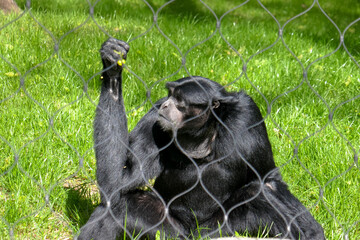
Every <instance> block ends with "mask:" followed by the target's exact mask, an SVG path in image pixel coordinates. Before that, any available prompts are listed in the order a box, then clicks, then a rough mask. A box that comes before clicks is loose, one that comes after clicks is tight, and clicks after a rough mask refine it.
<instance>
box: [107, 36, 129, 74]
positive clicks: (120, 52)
mask: <svg viewBox="0 0 360 240" xmlns="http://www.w3.org/2000/svg"><path fill="white" fill-rule="evenodd" d="M129 49H130V46H129V44H127V43H126V42H124V41H121V40H117V39H115V38H109V39H108V40H107V41H106V42H104V43H103V45H102V46H101V49H100V55H101V59H102V62H103V65H104V70H105V72H106V73H107V75H108V76H109V77H110V78H111V77H118V76H120V74H121V70H122V68H123V64H125V60H126V56H127V53H128V51H129Z"/></svg>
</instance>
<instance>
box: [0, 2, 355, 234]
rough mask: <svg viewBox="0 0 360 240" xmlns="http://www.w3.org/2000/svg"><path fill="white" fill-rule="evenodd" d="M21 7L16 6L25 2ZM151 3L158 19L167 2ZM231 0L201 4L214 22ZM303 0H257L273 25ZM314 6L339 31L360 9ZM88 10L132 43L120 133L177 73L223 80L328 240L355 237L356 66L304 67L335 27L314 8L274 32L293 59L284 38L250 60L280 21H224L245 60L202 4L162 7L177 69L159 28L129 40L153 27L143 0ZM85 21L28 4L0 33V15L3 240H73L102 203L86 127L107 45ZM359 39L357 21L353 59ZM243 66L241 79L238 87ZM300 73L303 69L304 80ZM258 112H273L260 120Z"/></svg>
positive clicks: (83, 10) (78, 6) (80, 8)
mask: <svg viewBox="0 0 360 240" xmlns="http://www.w3.org/2000/svg"><path fill="white" fill-rule="evenodd" d="M17 2H18V4H19V6H20V7H22V8H23V9H24V5H25V0H19V1H17ZM150 2H151V4H152V6H153V7H154V9H155V11H156V9H158V8H159V7H160V6H161V5H162V4H163V3H164V2H165V1H164V0H153V1H150ZM241 2H242V1H230V0H229V1H216V0H212V1H207V4H208V5H209V6H210V7H211V8H212V9H214V11H215V13H216V14H217V15H218V16H219V17H220V16H221V15H222V14H224V13H225V12H226V11H228V10H230V9H231V8H232V7H234V6H236V5H238V4H240V3H241ZM303 2H304V1H300V0H294V1H285V0H283V1H280V0H264V1H263V4H264V5H265V6H266V7H268V9H269V11H270V12H272V13H273V14H274V15H275V17H276V18H277V19H278V20H279V22H280V24H281V25H283V24H285V23H286V21H287V20H288V19H290V18H291V17H293V16H295V15H296V14H298V13H300V12H302V11H304V10H306V9H307V8H308V7H309V6H311V4H312V2H311V1H306V2H305V3H303ZM322 2H323V1H321V4H323V5H321V6H322V7H323V8H324V10H325V11H326V12H327V13H328V14H329V16H330V17H331V18H332V19H333V20H334V21H335V23H336V24H337V25H338V26H339V28H340V29H341V31H344V30H345V28H346V27H347V26H348V25H349V24H350V23H351V22H352V21H354V20H356V18H357V17H358V16H359V14H360V7H359V4H358V3H357V1H356V0H349V1H336V0H331V1H326V3H322ZM94 12H95V14H94V18H95V20H96V23H97V24H99V25H100V26H102V28H103V30H104V31H105V32H107V33H108V34H110V35H111V36H114V37H116V38H119V39H123V40H126V41H130V45H131V50H130V53H129V56H128V60H127V64H128V67H129V69H131V71H133V72H135V73H136V74H137V75H138V76H139V77H140V78H141V79H142V80H143V81H144V82H145V83H146V85H144V84H143V83H142V82H141V81H140V80H139V79H137V78H136V77H135V76H133V75H132V74H130V73H129V72H125V83H124V97H125V102H126V107H127V110H128V111H129V113H128V117H129V128H130V129H132V128H133V127H134V126H135V124H136V122H137V121H138V120H139V119H140V118H141V117H142V116H143V115H144V114H145V112H146V111H147V110H148V109H149V108H150V107H151V104H150V103H149V101H146V91H147V90H151V99H152V100H153V101H155V100H156V99H159V98H160V97H161V96H163V95H165V94H166V91H165V90H164V83H165V82H166V81H171V80H175V79H177V78H180V77H183V76H187V75H188V73H187V72H189V73H190V74H192V75H201V76H204V77H208V78H211V79H213V80H215V81H218V82H219V83H221V84H224V85H225V84H228V85H229V86H228V89H229V90H239V89H245V90H246V91H247V92H248V93H249V94H250V95H251V96H252V97H253V98H254V99H255V101H256V103H257V104H258V105H259V107H260V109H261V111H262V113H263V115H264V116H265V117H266V124H267V129H268V132H269V136H270V140H271V142H272V145H273V151H274V155H275V159H276V163H277V165H278V166H281V172H282V174H283V177H284V179H285V181H286V182H288V183H289V186H290V189H291V191H292V192H293V193H294V194H295V195H296V196H297V197H298V198H299V199H300V200H301V201H302V202H303V203H304V204H305V205H306V206H307V207H308V208H311V212H312V214H313V215H314V216H315V218H316V219H317V220H318V221H319V222H320V223H321V224H322V226H323V227H324V229H325V233H326V237H327V238H328V239H343V237H344V235H345V234H348V236H349V239H360V223H359V220H360V211H359V210H360V191H359V190H360V172H359V168H358V166H356V165H355V164H354V156H355V155H358V154H359V149H360V144H359V143H360V135H359V132H360V121H359V120H360V99H359V98H356V99H353V98H354V97H356V96H359V93H360V80H359V79H360V77H359V67H358V66H357V65H356V64H355V63H354V62H353V61H352V60H351V58H350V57H349V55H348V54H347V53H346V52H345V50H344V48H343V47H341V48H340V49H339V50H338V51H337V52H336V53H335V54H332V55H331V56H329V57H327V58H324V59H322V60H320V61H317V62H315V63H314V60H316V59H318V58H319V57H321V56H326V55H327V54H329V53H331V52H333V51H334V50H335V49H336V48H337V47H338V44H339V34H338V32H337V30H336V28H335V27H334V26H333V24H332V23H331V22H330V21H329V20H328V19H327V18H326V17H325V16H324V15H323V14H322V13H321V11H320V9H319V8H318V7H314V8H313V9H312V10H310V11H309V12H308V13H307V14H306V15H304V16H302V17H300V18H297V19H295V20H293V21H291V22H289V23H287V24H286V26H285V28H284V42H285V43H286V45H287V46H288V47H289V49H290V50H291V51H292V52H293V53H294V54H295V55H296V56H297V58H298V60H299V61H300V62H299V61H297V60H296V59H295V58H294V57H293V56H292V55H291V54H290V52H289V51H288V50H287V49H286V47H285V46H284V44H283V43H282V41H281V40H278V41H277V42H276V43H275V44H274V45H273V47H271V48H270V49H268V50H267V51H264V52H261V53H259V54H256V53H257V52H259V51H260V50H262V49H265V48H266V47H268V46H270V45H271V44H273V43H274V42H275V41H276V40H277V37H278V26H277V24H276V22H275V21H274V20H273V19H272V17H271V16H270V15H268V14H267V13H266V12H265V11H264V10H263V9H262V8H261V7H260V6H259V4H258V3H257V2H256V1H250V2H249V3H247V4H245V5H244V6H242V7H240V8H238V9H237V10H235V11H232V12H231V13H230V14H228V15H226V16H225V17H224V18H223V19H222V22H221V33H222V34H223V36H224V38H225V39H226V41H228V42H229V43H231V44H232V46H234V48H235V49H236V50H237V51H238V53H240V54H241V56H242V58H243V60H244V61H242V60H241V58H240V57H239V56H238V55H237V53H236V52H235V51H233V50H232V49H231V48H230V47H229V46H228V45H227V44H226V42H225V41H224V40H223V39H222V38H221V36H220V34H219V32H218V31H216V20H215V18H214V17H213V15H212V13H211V12H210V11H209V10H208V9H207V8H206V7H204V6H203V5H202V4H201V3H200V2H196V1H190V0H187V1H183V3H172V4H170V5H168V6H166V7H165V8H164V9H163V10H162V11H161V12H160V14H159V20H158V24H159V27H160V29H161V30H162V31H163V32H164V33H165V34H166V35H167V36H168V37H169V38H170V39H171V40H172V41H173V42H174V43H175V44H176V45H177V46H178V47H179V49H180V50H181V53H182V54H183V55H184V54H185V53H187V55H186V70H185V69H184V68H181V53H180V52H179V51H178V50H177V49H176V48H175V47H174V46H173V45H172V44H171V43H170V42H169V41H168V40H166V39H165V38H164V37H163V36H162V35H161V34H160V33H159V31H158V30H157V28H156V27H153V28H152V29H151V30H150V31H149V32H148V33H147V34H146V35H144V36H142V37H140V38H136V39H135V37H136V36H138V35H139V34H141V33H143V32H145V31H147V29H149V28H150V27H151V26H152V19H153V15H152V12H151V10H150V9H149V8H148V7H147V6H146V5H145V4H144V3H143V2H142V1H139V0H137V1H130V0H127V1H119V0H117V1H110V0H105V1H101V2H100V3H98V4H97V5H96V6H95V9H94ZM179 12H180V13H179ZM88 13H89V5H88V3H87V1H85V0H68V1H60V0H57V1H46V0H40V1H32V10H31V12H27V13H25V14H24V15H23V16H22V17H21V18H19V19H18V20H16V21H14V22H12V23H11V24H10V25H8V26H6V27H4V28H2V26H4V25H5V24H6V23H10V22H11V21H12V20H15V19H16V18H17V17H18V16H17V15H13V14H12V15H3V14H1V13H0V28H1V29H0V42H1V45H0V54H1V56H2V57H3V58H5V59H6V61H5V60H4V59H0V216H1V220H2V221H0V239H9V238H10V235H9V233H10V231H13V233H14V236H15V238H17V239H67V238H71V236H73V234H74V233H76V231H77V230H78V229H79V228H80V227H81V226H82V225H83V224H84V223H85V222H86V220H87V218H88V217H89V215H90V214H91V212H92V210H93V209H94V207H95V206H96V204H97V203H98V201H99V197H98V192H97V188H96V185H95V170H96V169H95V157H94V151H93V149H92V145H93V140H92V121H93V118H94V110H95V107H96V103H97V101H98V97H99V86H100V82H99V80H98V78H99V77H98V76H94V75H96V74H98V73H99V71H101V62H100V58H99V54H98V49H99V47H100V45H101V43H102V42H103V41H104V40H106V39H107V38H108V36H107V35H106V34H105V33H104V31H102V30H101V29H100V28H99V27H98V26H97V25H96V24H95V22H94V21H93V20H92V18H90V17H89V14H88ZM33 17H35V19H36V20H37V21H38V22H40V23H41V24H42V25H43V26H44V27H46V29H47V30H45V29H43V28H42V26H40V25H39V24H38V23H36V21H35V20H34V19H33ZM47 31H50V32H51V34H49V32H47ZM359 32H360V22H358V23H356V24H354V25H352V26H351V27H350V28H348V29H347V31H346V33H345V44H346V47H347V49H348V50H349V52H350V53H351V54H352V56H353V57H354V59H355V60H357V61H359V60H360V56H359V54H360V48H359V46H360V45H359V40H360V37H359V36H360V35H359ZM209 36H212V37H211V38H210V39H209V40H208V41H206V42H204V43H203V44H201V45H199V46H196V47H195V48H192V46H194V45H195V44H197V43H199V42H201V41H202V40H204V39H206V38H208V37H209ZM54 40H56V41H58V42H59V44H60V45H59V46H60V48H59V52H58V53H55V52H54V48H55V42H54ZM189 49H191V51H189ZM188 51H189V52H188ZM244 62H247V71H246V75H247V77H245V76H244V75H241V77H240V78H239V76H240V74H241V73H242V66H243V64H244ZM9 63H10V64H9ZM68 65H70V66H71V68H69V67H68ZM302 65H303V67H304V68H306V69H307V72H308V78H307V79H305V81H304V79H303V77H302V75H303V69H302ZM173 73H176V74H174V75H173V76H171V77H168V78H166V79H165V80H162V81H159V80H160V79H163V78H165V77H167V76H170V75H171V74H173ZM22 81H23V82H24V84H23V85H21V84H20V83H21V82H22ZM84 87H85V88H86V89H87V91H86V92H84ZM260 93H261V94H260ZM279 96H280V97H279ZM319 96H321V97H319ZM278 97H279V98H278ZM350 99H353V100H352V101H348V102H346V101H347V100H350ZM267 102H269V103H272V105H271V114H270V115H267V114H266V113H267V108H268V105H267ZM143 103H145V104H143ZM139 107H140V108H139ZM330 113H333V120H332V121H329V114H330ZM295 147H297V148H298V153H297V154H294V148H295ZM82 163H83V167H81V165H82ZM310 173H311V174H310ZM320 188H321V189H322V190H323V191H324V194H323V197H322V198H320V197H319V193H320ZM47 198H49V199H48V201H47Z"/></svg>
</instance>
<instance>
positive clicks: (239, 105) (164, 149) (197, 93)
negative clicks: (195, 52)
mask: <svg viewBox="0 0 360 240" xmlns="http://www.w3.org/2000/svg"><path fill="white" fill-rule="evenodd" d="M114 50H116V51H115V52H114ZM128 50H129V46H128V45H127V43H125V42H122V41H119V40H116V39H109V40H108V41H106V42H105V43H104V44H103V45H102V48H101V56H102V60H103V63H104V73H103V86H102V90H101V96H100V101H99V105H98V108H97V112H96V118H95V124H94V131H95V134H94V138H95V152H96V159H97V181H98V184H99V187H100V190H101V204H100V205H99V206H98V207H97V208H96V210H95V211H94V213H93V214H92V215H91V217H90V219H89V221H88V223H87V224H86V225H85V226H83V227H82V228H81V233H80V236H79V237H78V239H115V238H116V237H117V236H123V234H124V226H125V225H126V230H127V231H126V232H127V236H128V237H130V236H136V235H137V234H139V233H141V236H143V237H149V238H150V239H154V238H155V234H156V232H157V231H161V232H162V234H165V235H166V236H171V237H176V236H178V237H180V238H186V237H188V236H189V235H190V234H191V233H193V234H195V233H197V230H196V229H197V226H199V227H200V228H201V230H200V232H201V234H202V236H204V235H206V234H210V235H211V236H212V237H215V236H218V235H219V232H220V231H221V233H222V235H223V236H226V235H233V234H234V231H237V232H239V233H242V232H245V231H247V232H249V233H250V234H252V235H257V233H258V231H259V229H265V228H266V229H267V230H268V231H269V236H272V237H287V238H292V239H299V238H300V239H325V238H324V233H323V229H322V227H321V226H320V224H319V223H317V222H316V221H315V219H314V218H313V217H312V216H311V214H310V213H309V211H308V210H307V209H306V208H305V207H304V206H303V205H302V204H301V203H300V202H299V201H298V200H297V199H296V198H295V197H294V196H293V195H292V194H291V193H290V192H289V190H288V188H287V185H286V183H284V182H283V181H282V179H281V176H280V173H279V171H278V170H277V168H276V167H275V163H274V160H273V155H272V150H271V145H270V142H269V140H268V136H267V132H266V128H265V124H264V122H263V119H262V116H261V114H260V111H259V109H258V107H257V106H256V104H255V103H254V101H253V100H252V99H251V98H250V97H249V96H248V95H246V94H245V93H244V92H242V91H241V92H237V93H230V92H227V91H225V90H224V88H223V87H222V86H221V85H219V84H218V83H216V82H213V81H211V80H209V79H206V78H202V77H192V78H184V79H179V80H177V81H175V82H171V83H168V84H167V87H168V88H169V91H170V92H171V91H174V92H172V93H171V94H173V96H175V94H181V96H182V97H183V98H184V100H182V101H184V102H186V104H187V105H186V106H187V107H188V106H196V107H194V109H203V113H202V114H199V116H198V118H199V119H201V118H202V119H203V120H204V119H205V120H206V121H205V123H204V124H202V125H201V126H200V127H197V128H196V129H192V128H191V127H183V128H180V129H177V130H174V131H175V132H169V131H166V130H164V129H163V127H162V126H161V122H159V121H158V118H159V114H158V109H160V108H161V106H162V104H163V103H164V102H165V101H166V99H167V98H163V99H161V100H159V101H158V102H157V103H156V104H155V106H154V107H153V108H152V109H151V110H150V111H149V112H148V113H147V114H146V115H145V116H144V117H143V118H142V119H141V120H140V121H139V123H138V124H137V126H136V127H135V128H134V130H133V131H132V132H131V133H130V134H128V132H127V119H126V115H125V112H124V103H123V98H122V89H121V86H122V78H121V71H122V67H121V66H119V65H117V61H118V60H119V59H120V60H121V59H122V58H123V59H125V58H126V53H127V51H128ZM119 53H121V55H122V56H120V55H119ZM174 89H175V90H174ZM176 91H178V92H176ZM179 101H180V100H179ZM213 103H214V104H213ZM212 104H213V106H211V105H212ZM208 106H209V107H208ZM190 110H191V109H190ZM205 113H207V114H208V115H205ZM194 115H195V114H194ZM184 116H185V115H184ZM190 117H191V116H190ZM203 120H202V121H203ZM187 121H189V124H188V126H192V122H191V121H193V122H194V123H195V125H196V123H197V122H199V121H200V120H197V119H191V118H189V119H188V120H187ZM190 123H191V124H190ZM195 125H194V126H195ZM173 136H176V138H175V137H173ZM204 146H205V149H204ZM201 150H204V151H201ZM205 150H206V151H205ZM188 151H189V154H184V153H187V152H188ZM191 153H193V154H194V156H202V157H201V158H196V157H193V158H191V157H189V155H191ZM199 174H200V176H201V177H200V176H199ZM151 178H156V181H155V184H154V189H155V191H143V190H139V189H138V188H139V187H141V186H144V185H145V184H146V181H147V180H148V179H151ZM209 193H210V194H209ZM210 195H211V196H210ZM225 212H226V217H225V214H224V213H225ZM225 219H226V221H225ZM219 228H221V230H220V229H219ZM288 229H290V231H288ZM133 234H134V235H133Z"/></svg>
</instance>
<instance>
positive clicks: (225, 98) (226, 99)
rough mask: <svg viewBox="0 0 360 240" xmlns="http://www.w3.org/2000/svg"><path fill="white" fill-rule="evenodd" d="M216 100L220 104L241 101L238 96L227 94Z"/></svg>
mask: <svg viewBox="0 0 360 240" xmlns="http://www.w3.org/2000/svg"><path fill="white" fill-rule="evenodd" d="M216 101H217V102H219V105H218V106H220V104H231V103H237V102H239V99H238V98H237V97H236V96H233V95H227V96H225V95H223V96H221V97H220V98H219V99H217V100H216Z"/></svg>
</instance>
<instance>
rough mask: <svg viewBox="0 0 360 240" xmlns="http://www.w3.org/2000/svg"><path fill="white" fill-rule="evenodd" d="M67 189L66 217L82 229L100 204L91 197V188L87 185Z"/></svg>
mask: <svg viewBox="0 0 360 240" xmlns="http://www.w3.org/2000/svg"><path fill="white" fill-rule="evenodd" d="M66 189H67V192H68V197H67V199H66V215H67V217H68V218H69V220H70V221H71V223H72V225H73V226H76V227H77V228H78V229H80V227H82V226H83V225H84V224H85V223H86V222H87V221H88V219H89V218H90V215H91V214H92V212H93V211H94V209H95V208H96V207H97V205H98V203H97V201H96V200H94V197H93V196H91V193H90V192H89V188H87V187H86V185H85V184H83V185H81V186H80V187H74V188H73V187H69V188H66Z"/></svg>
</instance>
